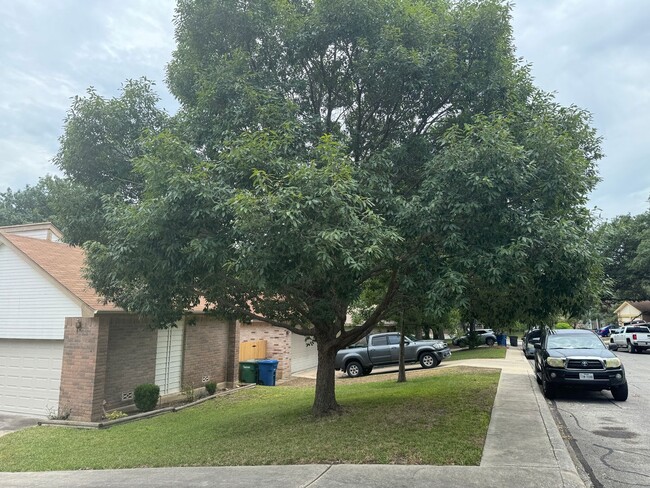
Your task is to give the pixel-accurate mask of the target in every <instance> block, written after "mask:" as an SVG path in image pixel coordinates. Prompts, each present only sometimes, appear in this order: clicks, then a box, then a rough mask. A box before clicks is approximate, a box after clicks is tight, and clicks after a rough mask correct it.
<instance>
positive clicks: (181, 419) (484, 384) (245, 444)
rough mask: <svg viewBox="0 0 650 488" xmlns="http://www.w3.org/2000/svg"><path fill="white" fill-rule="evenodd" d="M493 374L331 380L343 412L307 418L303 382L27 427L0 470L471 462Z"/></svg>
mask: <svg viewBox="0 0 650 488" xmlns="http://www.w3.org/2000/svg"><path fill="white" fill-rule="evenodd" d="M382 379H384V378H382ZM498 381H499V372H498V371H495V370H484V369H472V368H445V369H441V370H435V369H434V370H421V371H412V372H409V381H407V382H406V383H399V384H398V383H396V382H395V380H394V379H390V380H385V381H377V382H368V383H363V384H361V383H358V384H350V385H339V386H337V398H338V400H339V402H340V403H341V404H342V405H343V406H344V408H345V413H344V414H343V415H340V416H334V417H330V418H325V419H314V418H312V417H311V416H310V414H309V411H310V406H311V402H312V400H313V394H314V388H313V386H303V387H293V388H283V387H268V388H262V387H260V388H255V389H251V390H247V391H242V392H241V393H239V394H237V395H231V396H229V397H225V398H221V399H219V400H217V401H209V402H205V403H203V404H201V405H198V406H196V407H192V408H189V409H186V410H184V411H182V412H179V413H176V414H173V415H164V416H160V417H154V418H151V419H146V420H142V421H138V422H135V423H130V424H125V425H121V426H117V427H114V428H112V429H109V430H100V431H94V430H93V431H89V430H72V429H58V428H52V427H37V428H31V429H26V430H23V431H20V432H17V433H14V434H10V435H7V436H5V437H3V438H0V470H2V471H48V470H77V469H112V468H134V467H164V466H245V465H269V464H320V463H326V464H335V463H349V464H361V463H363V464H429V465H478V464H479V462H480V460H481V454H482V451H483V445H484V443H485V437H486V435H487V429H488V425H489V423H490V413H491V410H492V406H493V403H494V397H495V395H496V390H497V385H498Z"/></svg>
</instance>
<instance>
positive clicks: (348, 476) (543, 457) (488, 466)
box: [0, 348, 584, 488]
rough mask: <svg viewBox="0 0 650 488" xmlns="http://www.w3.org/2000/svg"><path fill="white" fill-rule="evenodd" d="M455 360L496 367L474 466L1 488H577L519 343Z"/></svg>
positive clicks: (157, 475) (202, 471)
mask: <svg viewBox="0 0 650 488" xmlns="http://www.w3.org/2000/svg"><path fill="white" fill-rule="evenodd" d="M461 365H463V366H476V367H489V368H500V369H501V370H502V372H501V379H500V380H499V387H498V390H497V395H496V398H495V402H494V408H493V410H492V419H491V421H490V426H489V428H488V435H487V439H486V442H485V447H484V450H483V458H482V459H481V464H480V465H479V466H419V465H418V466H403V465H349V464H341V465H304V466H251V467H245V466H232V467H214V468H161V469H131V470H103V471H57V472H48V473H0V486H2V487H44V488H45V487H47V488H50V487H76V486H84V487H109V488H110V487H132V486H143V487H172V486H173V487H179V486H182V487H204V486H205V487H208V486H210V487H219V488H221V487H224V488H225V487H236V488H238V487H250V486H264V487H266V488H276V487H277V488H291V487H296V488H299V487H310V488H338V487H350V486H354V487H359V488H366V487H367V488H371V487H373V488H384V487H385V488H419V487H425V486H426V487H428V486H433V485H435V486H442V487H463V488H464V487H477V488H479V487H488V488H492V487H494V488H502V487H513V488H515V487H517V488H525V487H531V488H533V487H535V488H537V487H549V488H551V487H553V488H555V487H567V488H569V487H576V488H578V487H580V488H583V487H584V484H583V482H582V481H581V479H580V477H579V475H578V473H577V470H576V468H575V465H574V464H573V461H572V459H571V457H570V455H569V452H568V450H567V448H566V446H565V444H564V441H563V440H562V438H561V436H560V433H559V431H558V428H557V426H556V425H555V422H554V420H553V418H552V416H551V412H550V409H549V407H548V404H547V403H546V400H545V399H544V398H543V396H542V394H541V392H540V389H539V387H538V386H537V384H536V382H535V378H534V376H533V374H532V371H531V368H530V366H529V363H528V361H527V360H526V358H525V357H524V355H523V353H522V351H521V349H519V348H510V349H509V350H508V352H507V354H506V358H505V359H482V360H467V361H453V362H445V363H443V364H442V365H441V366H440V367H453V366H461ZM70 455H71V456H74V453H70Z"/></svg>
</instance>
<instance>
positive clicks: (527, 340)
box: [522, 329, 542, 359]
mask: <svg viewBox="0 0 650 488" xmlns="http://www.w3.org/2000/svg"><path fill="white" fill-rule="evenodd" d="M541 335H542V330H541V329H533V330H530V331H528V333H526V334H525V335H524V340H523V341H522V342H523V350H524V354H525V356H526V358H528V359H532V358H534V357H535V344H539V341H540V337H541Z"/></svg>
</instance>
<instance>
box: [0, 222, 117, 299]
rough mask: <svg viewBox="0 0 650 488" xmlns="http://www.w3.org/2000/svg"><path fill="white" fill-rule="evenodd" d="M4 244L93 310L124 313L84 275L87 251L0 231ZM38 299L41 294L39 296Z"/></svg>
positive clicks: (0, 239) (0, 242)
mask: <svg viewBox="0 0 650 488" xmlns="http://www.w3.org/2000/svg"><path fill="white" fill-rule="evenodd" d="M0 244H6V245H8V246H9V247H11V248H13V249H14V250H15V251H17V252H18V253H20V254H21V255H23V256H24V257H26V258H27V259H28V260H29V261H31V263H32V264H33V265H35V266H36V267H37V268H40V270H42V271H43V272H44V273H45V274H47V275H48V276H49V277H51V278H52V279H53V280H54V281H55V282H56V284H57V285H59V287H60V288H63V289H64V291H67V292H68V294H70V295H72V297H73V298H74V299H76V300H77V301H79V302H81V303H82V305H85V306H86V307H88V308H90V309H91V311H92V312H121V311H123V310H122V309H121V308H119V307H117V306H116V305H114V304H111V303H106V304H105V303H104V300H103V299H102V297H101V296H100V295H99V294H98V293H97V292H96V291H95V290H94V289H93V288H92V287H91V286H90V285H89V284H88V282H87V281H86V279H85V278H84V277H83V274H82V269H83V267H84V259H85V255H84V251H83V249H81V248H78V247H72V246H70V245H68V244H64V243H61V242H53V241H48V240H44V239H34V238H32V237H23V236H19V235H16V234H11V233H5V232H4V229H1V230H0ZM35 298H37V297H35Z"/></svg>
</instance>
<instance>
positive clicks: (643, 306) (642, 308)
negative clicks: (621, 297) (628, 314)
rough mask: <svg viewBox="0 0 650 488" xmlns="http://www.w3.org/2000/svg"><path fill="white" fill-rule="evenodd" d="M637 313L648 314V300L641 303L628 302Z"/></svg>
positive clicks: (649, 307)
mask: <svg viewBox="0 0 650 488" xmlns="http://www.w3.org/2000/svg"><path fill="white" fill-rule="evenodd" d="M628 303H629V304H630V305H632V306H633V307H634V308H636V309H637V310H638V311H639V312H650V300H644V301H642V302H628Z"/></svg>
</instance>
